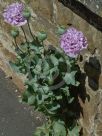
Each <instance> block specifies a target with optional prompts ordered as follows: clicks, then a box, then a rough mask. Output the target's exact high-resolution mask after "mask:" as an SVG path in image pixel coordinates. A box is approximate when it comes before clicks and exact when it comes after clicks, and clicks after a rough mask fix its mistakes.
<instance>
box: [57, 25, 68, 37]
mask: <svg viewBox="0 0 102 136" xmlns="http://www.w3.org/2000/svg"><path fill="white" fill-rule="evenodd" d="M65 31H66V29H65V28H64V27H63V26H60V27H58V30H57V34H58V35H62V34H64V33H65Z"/></svg>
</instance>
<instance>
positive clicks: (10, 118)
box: [0, 70, 43, 136]
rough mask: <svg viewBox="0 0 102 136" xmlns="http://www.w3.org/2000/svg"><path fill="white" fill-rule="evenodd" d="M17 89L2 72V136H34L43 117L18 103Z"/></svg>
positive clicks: (0, 111)
mask: <svg viewBox="0 0 102 136" xmlns="http://www.w3.org/2000/svg"><path fill="white" fill-rule="evenodd" d="M16 89H17V88H16V87H15V85H14V84H13V83H12V82H11V81H10V79H6V78H5V75H4V73H3V72H2V71H1V70H0V136H32V134H33V133H34V131H35V128H36V127H37V126H39V125H41V124H42V120H43V119H42V115H40V114H38V113H35V112H34V111H33V110H32V108H31V107H29V106H27V105H24V104H21V103H19V101H18V95H19V94H18V93H17V92H16V91H15V90H16Z"/></svg>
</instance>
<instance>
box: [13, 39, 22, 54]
mask: <svg viewBox="0 0 102 136" xmlns="http://www.w3.org/2000/svg"><path fill="white" fill-rule="evenodd" d="M14 42H15V45H16V47H17V48H18V49H19V50H20V51H21V52H22V53H24V52H23V51H22V50H21V49H20V47H19V46H18V44H17V42H16V38H14Z"/></svg>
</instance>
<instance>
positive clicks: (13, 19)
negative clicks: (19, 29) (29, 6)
mask: <svg viewBox="0 0 102 136" xmlns="http://www.w3.org/2000/svg"><path fill="white" fill-rule="evenodd" d="M23 10H24V4H23V3H18V2H16V3H13V4H11V5H9V6H7V8H6V9H5V10H4V13H3V17H4V20H5V22H7V23H9V24H11V25H14V26H22V25H25V24H26V23H27V20H26V19H25V18H24V17H23Z"/></svg>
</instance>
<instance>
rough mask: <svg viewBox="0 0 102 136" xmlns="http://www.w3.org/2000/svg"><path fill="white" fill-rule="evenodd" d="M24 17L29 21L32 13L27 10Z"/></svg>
mask: <svg viewBox="0 0 102 136" xmlns="http://www.w3.org/2000/svg"><path fill="white" fill-rule="evenodd" d="M23 17H24V18H26V19H27V20H28V19H29V18H30V17H31V13H30V11H28V10H25V11H24V12H23Z"/></svg>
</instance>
